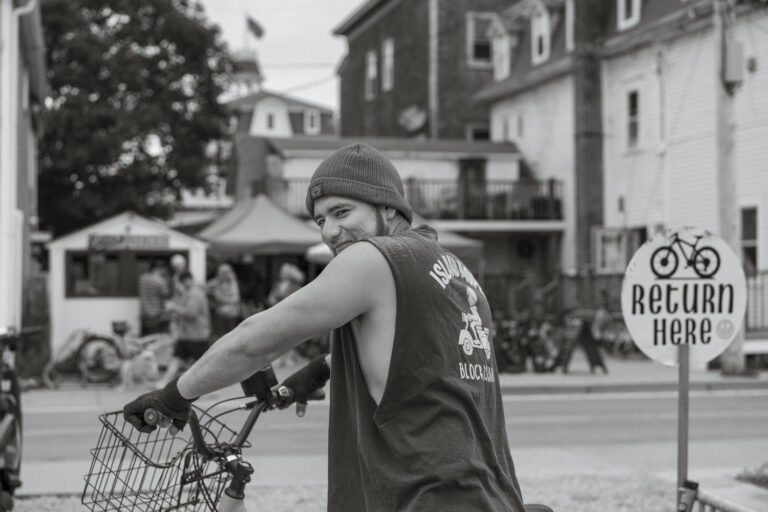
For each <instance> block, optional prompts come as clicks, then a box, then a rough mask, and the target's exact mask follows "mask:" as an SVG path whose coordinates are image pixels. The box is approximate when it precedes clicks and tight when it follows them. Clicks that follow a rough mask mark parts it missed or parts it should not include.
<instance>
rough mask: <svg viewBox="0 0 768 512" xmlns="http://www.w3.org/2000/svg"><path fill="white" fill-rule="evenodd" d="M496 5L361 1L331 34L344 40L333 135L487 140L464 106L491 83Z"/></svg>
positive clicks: (482, 115) (482, 120) (456, 0)
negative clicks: (337, 119) (490, 33)
mask: <svg viewBox="0 0 768 512" xmlns="http://www.w3.org/2000/svg"><path fill="white" fill-rule="evenodd" d="M508 5H509V2H508V1H504V0H473V1H469V0H369V1H368V2H366V3H365V4H363V5H362V6H361V7H360V8H358V9H357V10H356V11H354V12H353V13H352V14H350V15H349V16H348V17H347V18H346V19H345V20H344V21H342V22H341V23H340V24H339V25H338V26H337V27H336V29H335V30H334V34H336V35H338V36H344V37H346V39H347V44H348V53H347V55H346V56H345V57H344V59H343V60H342V62H341V64H340V66H339V68H338V74H339V77H340V102H339V104H340V119H341V121H340V135H341V136H344V137H350V136H366V137H429V138H440V139H463V140H477V141H482V140H488V138H489V125H488V112H487V109H478V108H476V107H475V106H474V105H472V104H471V103H470V102H469V101H468V98H470V97H471V96H472V94H474V93H475V92H477V91H479V90H480V89H481V88H483V87H484V86H486V85H488V84H490V83H491V81H492V77H493V65H492V62H491V45H490V39H489V37H488V28H489V27H490V26H491V25H492V24H495V23H498V22H499V21H498V13H500V12H502V11H503V10H504V9H505V8H506V7H507V6H508Z"/></svg>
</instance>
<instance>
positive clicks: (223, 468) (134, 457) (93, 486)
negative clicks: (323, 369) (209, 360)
mask: <svg viewBox="0 0 768 512" xmlns="http://www.w3.org/2000/svg"><path fill="white" fill-rule="evenodd" d="M276 384H277V379H276V378H275V375H274V372H273V371H272V369H271V367H267V368H265V369H262V370H260V371H259V372H256V373H255V374H254V375H253V376H252V377H250V378H249V379H247V380H246V381H243V382H242V383H241V387H242V388H243V391H244V392H245V395H246V396H245V397H235V398H229V399H225V400H222V401H220V402H217V403H216V404H213V405H211V406H210V407H208V408H207V409H206V410H203V409H201V408H199V407H196V406H193V410H192V413H191V414H190V417H189V422H188V425H189V429H188V430H189V435H187V434H184V433H183V431H182V432H178V431H176V432H174V427H173V426H172V425H171V422H170V419H169V418H167V417H165V416H163V415H162V414H161V413H159V412H158V411H155V410H152V409H149V410H147V411H146V412H145V414H144V420H145V422H146V423H148V424H151V425H158V426H161V427H163V426H164V427H167V428H158V429H156V430H154V431H153V432H150V433H148V434H144V433H141V432H139V431H138V430H136V429H134V428H133V426H132V425H131V424H130V423H128V422H127V421H125V420H124V419H123V417H122V411H116V412H112V413H107V414H104V415H102V416H101V417H100V418H99V419H100V420H101V422H102V425H103V427H102V431H101V434H100V436H99V441H98V443H97V445H96V448H94V449H93V450H91V453H92V455H93V460H92V463H91V468H90V470H89V472H88V474H87V475H86V483H85V488H84V489H83V494H82V497H81V503H82V504H83V505H85V506H86V507H89V508H88V509H89V510H91V511H93V512H95V511H97V510H98V511H112V510H115V511H118V510H119V511H121V512H122V511H137V512H139V511H142V512H150V511H152V512H160V511H163V512H165V511H169V512H170V511H174V512H176V511H185V512H192V511H195V512H208V511H210V512H246V508H245V504H244V499H245V487H246V485H247V484H248V482H250V479H251V475H252V474H253V472H254V470H253V466H251V464H250V463H248V462H247V461H245V460H243V457H242V450H243V448H247V447H249V446H250V444H249V443H248V436H249V435H250V433H251V431H252V430H253V428H254V426H255V425H256V422H257V420H258V419H259V416H260V415H261V414H262V413H264V412H266V411H271V410H274V409H284V408H285V407H287V406H288V405H290V404H291V403H293V401H294V396H293V391H292V390H291V389H289V388H287V387H285V386H280V387H279V388H277V389H274V388H275V386H276ZM324 396H325V395H324V393H323V392H322V390H320V391H318V392H316V393H315V394H313V395H311V396H310V397H309V399H310V400H322V399H323V398H324ZM242 398H246V399H250V400H249V401H247V402H245V403H244V404H242V405H240V406H237V407H234V408H232V409H229V410H226V411H224V412H221V413H218V414H215V415H214V414H211V410H212V409H213V408H214V407H217V406H219V405H221V404H222V403H225V402H227V401H230V400H239V399H242ZM242 410H249V411H250V413H249V415H248V417H247V418H246V420H245V422H244V423H243V425H242V427H241V428H240V430H239V431H238V432H235V431H233V430H232V429H230V428H229V427H228V426H227V425H225V424H224V423H223V422H221V421H220V420H219V418H221V417H222V416H224V415H226V414H229V413H232V412H235V411H242ZM526 512H552V509H550V508H549V507H545V506H542V505H526Z"/></svg>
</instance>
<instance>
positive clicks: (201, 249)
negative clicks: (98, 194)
mask: <svg viewBox="0 0 768 512" xmlns="http://www.w3.org/2000/svg"><path fill="white" fill-rule="evenodd" d="M206 248H207V244H206V243H205V242H203V241H201V240H199V239H197V238H194V237H191V236H189V235H185V234H183V233H180V232H178V231H174V230H172V229H170V228H168V227H167V226H165V225H163V224H161V223H159V222H155V221H152V220H149V219H146V218H144V217H141V216H139V215H137V214H135V213H133V212H125V213H122V214H120V215H117V216H115V217H112V218H110V219H107V220H104V221H102V222H99V223H96V224H94V225H92V226H89V227H87V228H84V229H81V230H79V231H76V232H74V233H70V234H68V235H65V236H63V237H60V238H57V239H56V240H53V241H52V242H50V243H49V244H48V251H49V262H50V274H49V277H48V289H49V297H50V310H51V346H52V347H51V348H52V349H55V347H56V346H57V345H58V344H60V343H63V342H64V340H65V339H66V337H67V336H68V335H69V334H70V333H71V332H72V331H73V330H75V329H83V328H85V329H92V330H95V331H99V332H110V331H111V328H112V327H111V324H112V322H113V321H118V320H124V321H127V322H128V325H129V326H130V328H131V330H132V331H134V332H138V327H139V297H138V279H139V276H140V275H141V274H142V273H143V272H146V271H147V270H148V269H149V267H150V264H151V263H152V261H154V260H158V259H159V260H163V261H166V262H167V261H169V260H170V258H171V256H173V255H174V254H182V255H184V256H185V257H186V258H187V262H188V267H189V271H190V272H191V273H192V275H193V276H194V279H195V281H196V282H199V283H204V282H205V277H206V274H205V257H206Z"/></svg>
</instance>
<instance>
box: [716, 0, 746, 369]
mask: <svg viewBox="0 0 768 512" xmlns="http://www.w3.org/2000/svg"><path fill="white" fill-rule="evenodd" d="M734 4H735V0H713V7H714V11H713V25H714V34H715V37H714V39H715V41H714V43H715V55H716V63H717V65H716V68H717V78H716V81H715V82H716V88H717V94H716V98H717V99H716V105H717V107H716V108H717V112H716V115H717V190H718V194H719V200H718V213H719V224H720V225H719V228H720V236H721V237H722V238H723V240H725V241H726V243H728V245H729V246H730V247H731V249H733V251H734V252H735V253H736V255H737V256H738V257H739V259H741V257H742V256H741V212H740V210H739V201H738V191H737V185H736V173H737V169H736V159H735V157H734V146H735V138H734V130H735V123H734V117H733V110H734V108H733V103H734V94H735V92H736V88H737V87H738V85H739V84H740V83H741V80H742V76H741V74H742V73H743V56H742V54H741V47H740V45H739V44H738V43H737V42H735V41H734V39H733V26H734V24H735V22H736V16H735V12H734V11H735V5H734ZM720 364H721V367H722V371H723V373H724V374H731V375H733V374H741V373H744V329H743V328H742V329H739V333H738V334H737V335H736V338H734V340H733V342H732V343H731V344H730V345H729V346H728V348H727V349H726V350H725V352H723V354H722V355H721V356H720Z"/></svg>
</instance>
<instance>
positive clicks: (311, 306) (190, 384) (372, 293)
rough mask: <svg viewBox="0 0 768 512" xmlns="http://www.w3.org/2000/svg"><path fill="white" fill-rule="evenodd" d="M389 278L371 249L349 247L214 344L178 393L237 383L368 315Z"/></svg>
mask: <svg viewBox="0 0 768 512" xmlns="http://www.w3.org/2000/svg"><path fill="white" fill-rule="evenodd" d="M391 279H392V273H391V270H390V269H389V264H388V263H387V261H386V259H385V258H384V256H383V255H382V254H381V253H380V252H379V250H378V249H376V248H375V247H374V246H373V245H371V244H368V243H356V244H354V245H351V246H349V247H348V248H347V249H346V250H344V251H343V252H341V253H340V254H339V255H337V256H336V257H335V258H334V259H333V260H331V262H330V263H329V264H328V266H327V267H326V268H325V270H324V271H323V272H322V273H321V274H320V275H319V276H318V277H317V278H315V280H314V281H312V282H311V283H309V284H308V285H306V286H305V287H303V288H301V289H300V290H298V291H296V292H295V293H293V294H291V295H290V296H288V297H286V298H285V299H284V300H283V301H281V302H280V303H278V304H277V305H275V306H274V307H272V308H270V309H267V310H266V311H263V312H261V313H257V314H256V315H253V316H251V317H249V318H247V319H245V320H244V321H243V322H242V323H241V324H240V325H238V326H237V327H236V328H235V329H234V330H232V331H231V332H229V333H228V334H226V335H224V336H223V337H222V338H220V339H219V340H218V341H217V342H216V343H214V344H213V346H211V348H209V349H208V351H207V352H206V353H205V354H204V355H203V357H202V358H201V359H200V360H198V361H197V363H195V364H194V365H193V366H192V367H191V368H190V369H189V370H187V372H186V373H184V375H182V376H181V378H180V379H179V380H178V389H179V392H180V393H181V395H182V396H184V397H187V398H193V397H198V396H201V395H204V394H206V393H210V392H212V391H215V390H217V389H221V388H223V387H226V386H229V385H232V384H235V383H237V382H240V381H242V380H243V379H245V378H246V377H248V376H250V375H252V374H253V373H254V372H256V371H257V370H258V369H259V368H262V367H264V366H266V365H267V364H269V363H270V362H272V361H273V360H275V359H276V358H277V357H279V356H280V355H282V354H283V353H284V352H286V351H287V350H289V349H290V348H292V347H294V346H296V345H297V344H299V343H301V342H302V341H304V340H307V339H309V338H312V337H314V336H318V335H320V334H323V333H326V332H328V331H330V330H332V329H335V328H337V327H339V326H341V325H344V324H345V323H347V322H349V321H350V320H352V319H354V318H357V317H358V316H360V315H363V314H365V313H367V312H369V311H371V310H372V309H373V308H374V307H375V306H376V305H377V304H378V301H379V296H378V294H377V290H379V289H380V288H381V286H382V285H383V284H384V283H386V282H387V281H386V280H391ZM327 362H328V363H330V357H328V358H327Z"/></svg>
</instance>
